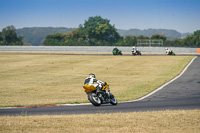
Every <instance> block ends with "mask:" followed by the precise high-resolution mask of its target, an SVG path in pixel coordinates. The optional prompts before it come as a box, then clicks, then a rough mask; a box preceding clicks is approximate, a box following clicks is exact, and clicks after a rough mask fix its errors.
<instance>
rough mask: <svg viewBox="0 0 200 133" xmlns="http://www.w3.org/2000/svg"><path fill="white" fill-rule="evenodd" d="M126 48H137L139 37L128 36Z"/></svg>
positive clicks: (125, 41) (125, 42)
mask: <svg viewBox="0 0 200 133" xmlns="http://www.w3.org/2000/svg"><path fill="white" fill-rule="evenodd" d="M124 44H125V46H135V45H136V44H137V37H136V36H132V35H129V36H126V37H125V39H124Z"/></svg>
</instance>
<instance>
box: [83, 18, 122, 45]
mask: <svg viewBox="0 0 200 133" xmlns="http://www.w3.org/2000/svg"><path fill="white" fill-rule="evenodd" d="M80 30H81V32H82V30H84V31H85V32H84V35H85V37H86V39H87V40H88V41H89V43H90V45H104V44H110V45H114V44H115V43H116V42H117V41H118V40H119V39H120V35H119V34H118V32H117V29H116V28H115V27H114V26H112V25H111V24H110V23H109V20H108V19H103V18H102V17H100V16H96V17H89V19H88V20H87V21H85V23H84V25H83V26H82V28H81V29H80Z"/></svg>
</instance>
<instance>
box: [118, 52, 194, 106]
mask: <svg viewBox="0 0 200 133" xmlns="http://www.w3.org/2000/svg"><path fill="white" fill-rule="evenodd" d="M196 58H197V56H196V57H194V58H193V59H192V60H191V61H190V63H189V64H188V65H187V66H186V67H185V68H184V69H183V71H182V72H181V73H180V74H179V75H178V76H176V77H175V78H173V79H172V80H170V81H169V82H167V83H165V84H164V85H162V86H161V87H159V88H157V89H156V90H154V91H152V92H151V93H149V94H147V95H146V96H144V97H141V98H139V99H137V100H133V101H128V102H137V101H141V100H143V99H145V98H147V97H149V96H151V95H153V94H154V93H156V92H157V91H159V90H161V89H163V88H164V87H165V86H167V85H168V84H170V83H172V82H173V81H175V80H176V79H178V78H179V77H180V76H182V75H183V73H184V72H185V71H186V70H187V69H188V67H189V66H190V65H191V64H192V62H193V61H194V60H195V59H196ZM128 102H122V103H128Z"/></svg>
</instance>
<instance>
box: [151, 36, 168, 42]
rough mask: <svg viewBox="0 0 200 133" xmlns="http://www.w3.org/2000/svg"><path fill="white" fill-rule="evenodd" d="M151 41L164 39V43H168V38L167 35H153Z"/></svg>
mask: <svg viewBox="0 0 200 133" xmlns="http://www.w3.org/2000/svg"><path fill="white" fill-rule="evenodd" d="M151 39H162V40H163V41H166V40H167V37H166V36H165V35H162V34H153V35H152V36H151Z"/></svg>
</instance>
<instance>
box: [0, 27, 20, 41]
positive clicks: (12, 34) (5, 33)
mask: <svg viewBox="0 0 200 133" xmlns="http://www.w3.org/2000/svg"><path fill="white" fill-rule="evenodd" d="M0 38H1V39H0V40H1V45H23V37H22V36H19V37H17V33H16V29H15V27H14V26H7V27H6V28H3V30H2V32H1V37H0ZM2 40H3V41H2Z"/></svg>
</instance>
